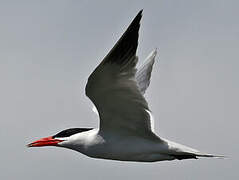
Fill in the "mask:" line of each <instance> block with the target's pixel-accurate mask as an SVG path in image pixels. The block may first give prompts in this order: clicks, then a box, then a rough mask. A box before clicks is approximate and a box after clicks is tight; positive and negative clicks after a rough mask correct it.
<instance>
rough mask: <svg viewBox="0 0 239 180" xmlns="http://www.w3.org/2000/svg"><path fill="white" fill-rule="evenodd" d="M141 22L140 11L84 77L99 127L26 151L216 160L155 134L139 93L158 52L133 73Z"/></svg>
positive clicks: (122, 158)
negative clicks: (46, 149)
mask: <svg viewBox="0 0 239 180" xmlns="http://www.w3.org/2000/svg"><path fill="white" fill-rule="evenodd" d="M141 17H142V10H141V11H140V12H139V13H138V14H137V16H136V17H135V18H134V20H133V21H132V23H131V24H130V25H129V27H128V28H127V30H126V31H125V33H124V34H123V35H122V37H121V38H120V39H119V40H118V42H117V43H116V44H115V46H114V47H113V48H112V50H111V51H110V52H109V53H108V55H107V56H106V57H105V58H104V59H103V61H102V62H101V63H100V65H99V66H98V67H97V68H96V69H95V70H94V72H93V73H92V74H91V75H90V77H89V78H88V82H87V85H86V88H85V90H86V95H87V96H88V97H89V98H90V99H91V101H92V102H93V103H94V105H95V107H96V108H94V109H95V112H98V115H99V118H100V126H99V128H95V129H93V128H71V129H66V130H64V131H61V132H60V133H58V134H56V135H54V136H50V137H47V138H42V139H40V140H37V141H35V142H33V143H30V144H28V146H29V147H40V146H57V147H64V148H68V149H72V150H75V151H78V152H81V153H83V154H85V155H87V156H89V157H93V158H101V159H111V160H120V161H138V162H155V161H163V160H174V159H178V160H181V159H197V158H198V157H220V156H215V155H212V154H207V153H201V152H199V151H198V150H195V149H192V148H190V147H187V146H184V145H181V144H178V143H175V142H172V141H169V140H167V139H164V138H162V137H159V136H158V135H156V134H155V132H154V129H153V122H152V120H153V116H152V114H151V111H150V110H149V107H148V104H147V102H146V100H145V98H144V96H143V94H144V93H145V91H146V89H147V87H148V86H149V83H150V76H151V71H152V66H153V64H154V60H155V56H156V53H157V50H154V51H153V52H152V53H151V54H150V55H149V56H148V58H147V59H146V61H145V63H144V65H143V66H142V67H141V68H139V70H138V71H137V69H136V64H137V62H138V57H137V56H136V50H137V46H138V32H139V28H140V20H141ZM96 109H97V110H96Z"/></svg>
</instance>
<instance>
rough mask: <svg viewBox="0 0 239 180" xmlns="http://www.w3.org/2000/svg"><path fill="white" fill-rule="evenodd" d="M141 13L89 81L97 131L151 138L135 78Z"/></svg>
mask: <svg viewBox="0 0 239 180" xmlns="http://www.w3.org/2000/svg"><path fill="white" fill-rule="evenodd" d="M141 17H142V10H141V11H140V12H139V13H138V14H137V16H136V17H135V18H134V20H133V21H132V23H131V24H130V26H129V27H128V28H127V30H126V32H125V33H124V34H123V36H122V37H121V38H120V39H119V40H118V42H117V43H116V45H115V46H114V47H113V49H112V50H111V51H110V52H109V54H108V55H107V56H106V57H105V58H104V59H103V61H102V62H101V63H100V65H99V66H98V67H97V68H96V69H95V70H94V71H93V73H92V74H91V75H90V77H89V78H88V82H87V85H86V95H87V96H88V97H89V98H90V99H91V101H92V102H93V103H94V105H95V107H96V108H97V110H98V112H99V116H100V130H103V131H104V132H107V131H111V132H117V133H119V132H124V133H131V134H134V135H140V136H146V135H149V134H150V135H152V131H151V124H150V114H149V113H148V112H149V108H148V104H147V102H146V100H145V99H144V97H143V95H142V94H141V92H140V89H139V88H138V85H137V82H136V79H135V74H136V64H137V62H138V58H137V56H136V50H137V46H138V31H139V27H140V20H141Z"/></svg>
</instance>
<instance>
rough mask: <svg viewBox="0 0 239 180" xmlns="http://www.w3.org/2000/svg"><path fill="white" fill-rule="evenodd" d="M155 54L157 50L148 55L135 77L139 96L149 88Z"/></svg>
mask: <svg viewBox="0 0 239 180" xmlns="http://www.w3.org/2000/svg"><path fill="white" fill-rule="evenodd" d="M156 54H157V50H156V49H155V50H153V51H152V52H151V53H150V54H149V55H148V57H147V58H146V60H145V63H144V64H143V65H142V66H141V67H140V68H139V70H138V71H137V73H136V75H135V78H136V81H137V84H138V86H139V90H140V92H141V94H144V93H145V91H146V89H147V88H148V87H149V83H150V77H151V72H152V68H153V65H154V60H155V56H156Z"/></svg>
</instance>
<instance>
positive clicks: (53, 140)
mask: <svg viewBox="0 0 239 180" xmlns="http://www.w3.org/2000/svg"><path fill="white" fill-rule="evenodd" d="M91 129H93V128H70V129H66V130H63V131H61V132H59V133H57V134H56V135H54V136H49V137H45V138H41V139H39V140H37V141H34V142H32V143H30V144H28V145H27V146H28V147H43V146H60V145H61V143H63V142H66V141H69V140H70V139H71V138H70V137H71V136H73V135H74V134H77V133H81V132H84V131H89V130H91Z"/></svg>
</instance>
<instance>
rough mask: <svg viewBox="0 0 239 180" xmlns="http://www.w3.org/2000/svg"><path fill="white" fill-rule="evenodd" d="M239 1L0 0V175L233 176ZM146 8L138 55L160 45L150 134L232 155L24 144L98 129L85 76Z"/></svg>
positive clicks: (167, 179) (150, 96)
mask: <svg viewBox="0 0 239 180" xmlns="http://www.w3.org/2000/svg"><path fill="white" fill-rule="evenodd" d="M238 2H239V1H236V0H235V1H233V0H224V1H223V0H201V1H194V0H182V1H177V0H174V1H173V0H161V1H160V0H159V1H139V0H138V1H136V0H135V1H126V0H121V1H86V0H85V1H80V0H79V1H77V0H52V1H47V0H43V1H30V0H29V1H26V0H22V1H11V0H10V1H2V0H1V1H0V84H1V86H0V139H1V145H0V146H1V153H0V160H1V161H0V171H1V172H0V179H5V180H6V179H7V180H8V179H9V180H10V179H11V180H14V179H25V180H27V179H28V180H32V179H34V180H38V179H39V180H42V179H58V180H64V179H116V180H119V179H139V180H143V179H147V180H148V179H157V180H158V179H163V180H172V179H190V180H191V179H194V180H195V179H196V180H201V179H210V180H225V179H238V166H239V164H238V160H239V158H238V151H239V143H238V125H239V124H238V107H239V103H238V100H239V98H238V90H239V84H238V75H239V73H238V67H239V61H238V57H239V56H238V53H239V51H238V50H239V24H238V17H239V11H238V8H239V3H238ZM142 8H143V9H144V12H143V18H142V21H141V29H140V38H139V48H138V51H137V52H138V55H139V58H140V63H142V61H143V59H144V58H145V57H146V56H147V55H148V54H149V53H150V51H151V50H153V49H154V48H159V49H160V53H159V54H160V60H159V56H157V60H156V63H155V65H154V70H153V73H152V79H151V86H150V87H149V89H148V90H147V93H146V98H147V100H148V102H149V105H150V107H151V110H152V111H153V114H154V117H155V128H156V132H157V133H158V134H159V135H161V136H163V137H165V138H167V139H170V140H172V141H176V142H179V143H182V144H185V145H188V146H190V147H193V148H196V149H198V150H201V151H203V152H208V153H215V154H224V155H226V156H229V158H228V159H223V160H221V159H207V158H205V159H200V160H185V161H171V162H156V163H135V162H117V161H110V160H99V159H98V160H97V159H91V158H88V157H86V156H84V155H82V154H80V153H77V152H74V151H71V150H67V149H63V148H54V147H50V148H26V146H25V145H26V144H27V143H29V142H31V141H33V140H36V139H38V138H41V137H45V136H50V135H54V134H56V133H57V132H59V131H61V130H64V129H66V128H70V127H97V126H98V117H97V116H96V115H95V114H94V113H93V112H92V111H91V106H92V104H91V102H90V100H89V99H88V98H87V97H86V96H85V94H84V87H85V84H86V81H87V77H88V76H89V74H90V73H91V72H92V71H93V69H94V68H95V67H96V66H97V65H98V64H99V62H100V61H101V60H102V59H103V57H104V56H105V55H106V54H107V52H108V51H109V50H110V49H111V47H112V46H113V45H114V43H115V42H116V41H117V40H118V38H119V37H120V36H121V35H122V33H123V32H124V30H125V29H126V27H127V26H128V25H129V23H130V22H131V20H132V19H133V18H134V16H135V15H136V14H137V13H138V11H139V10H140V9H142Z"/></svg>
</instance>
